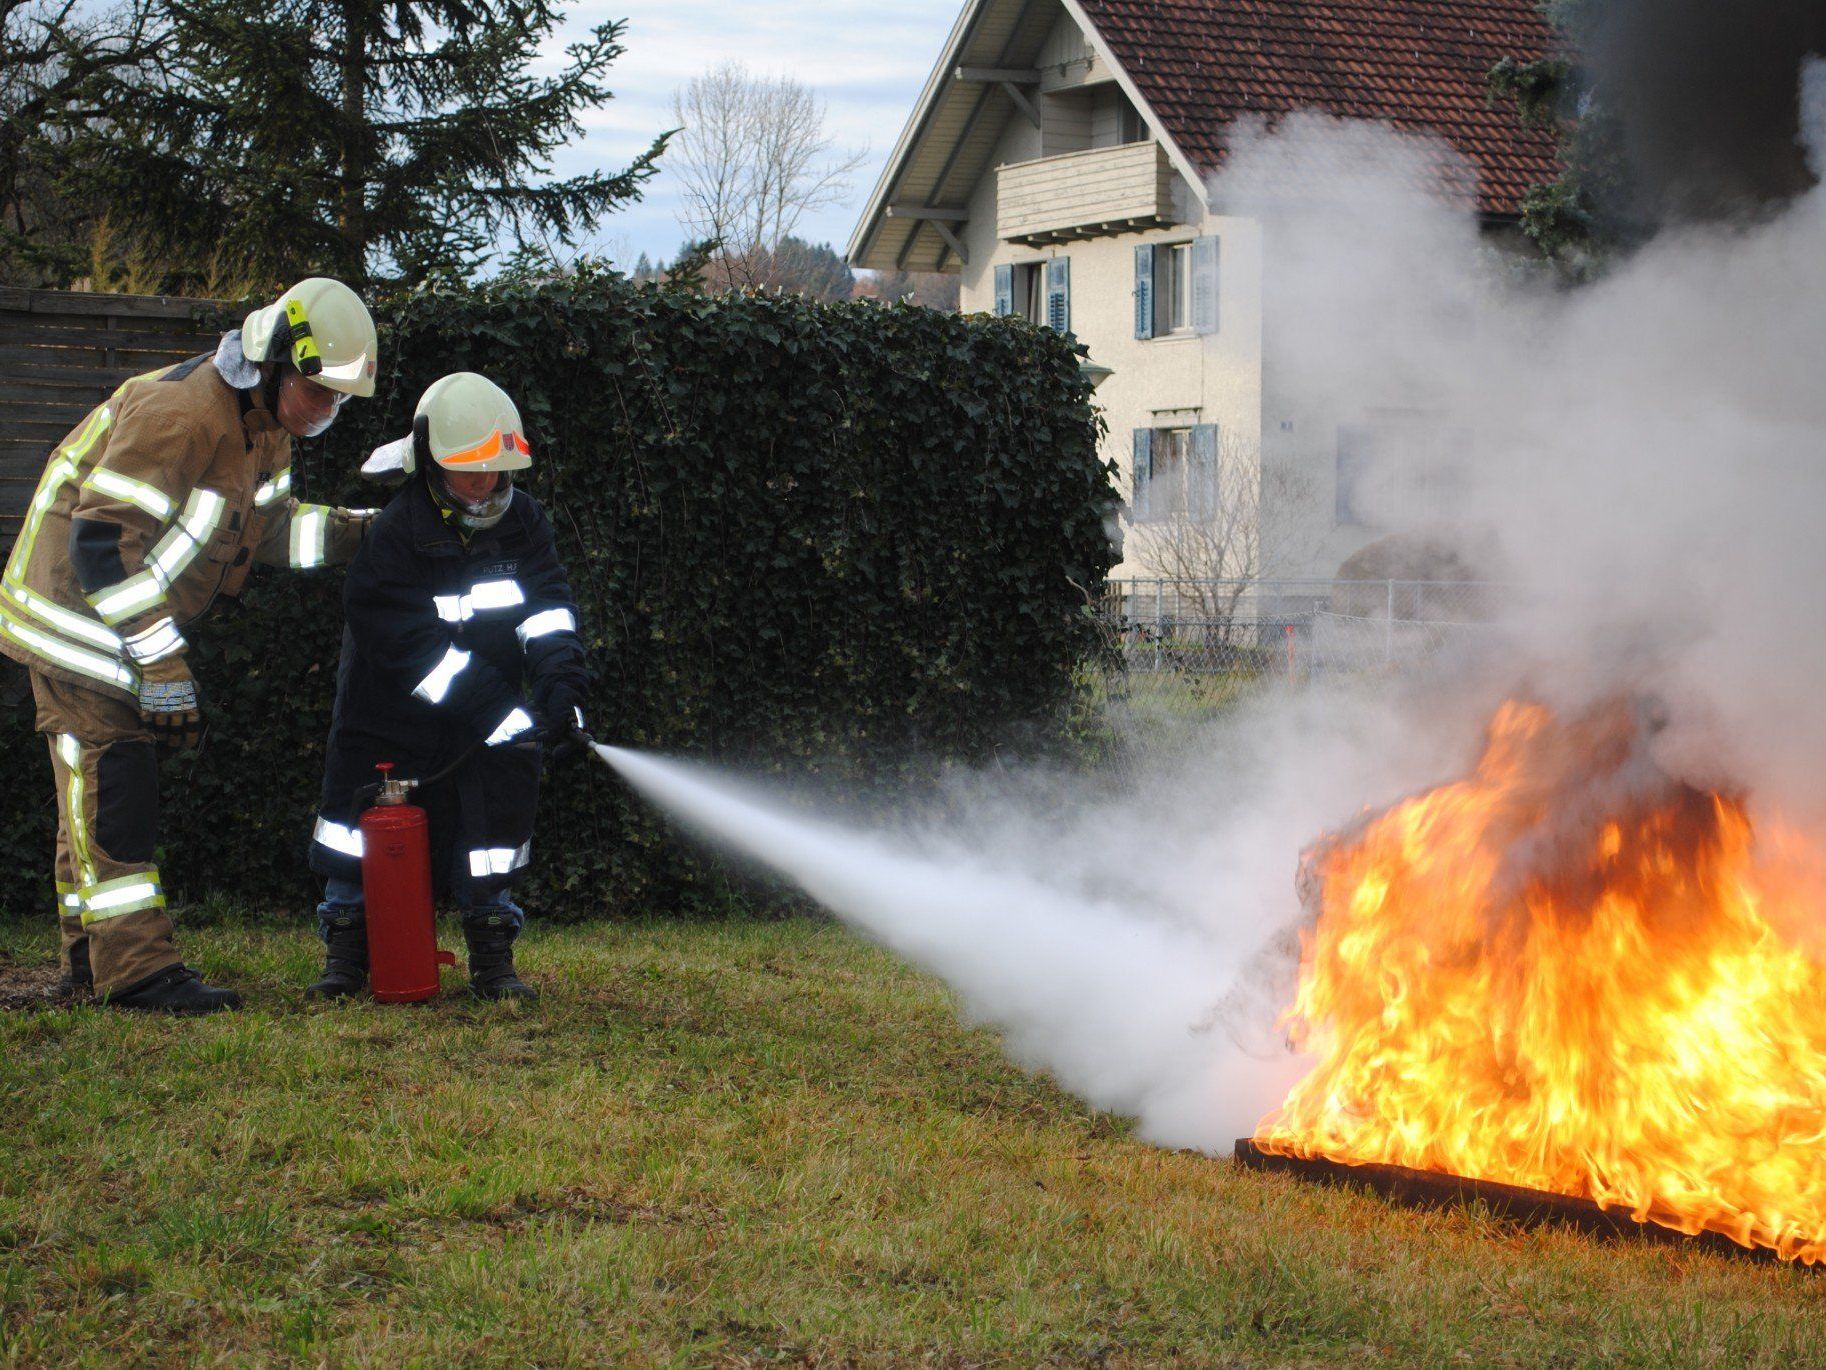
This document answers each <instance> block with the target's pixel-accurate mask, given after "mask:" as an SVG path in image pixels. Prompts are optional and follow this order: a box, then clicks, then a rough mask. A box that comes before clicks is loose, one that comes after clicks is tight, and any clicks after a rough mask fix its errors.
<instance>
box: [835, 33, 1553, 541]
mask: <svg viewBox="0 0 1826 1370" xmlns="http://www.w3.org/2000/svg"><path fill="white" fill-rule="evenodd" d="M1552 41H1553V40H1552V35H1551V32H1550V30H1549V28H1548V26H1547V24H1546V22H1545V20H1544V19H1543V18H1542V16H1541V14H1540V12H1539V10H1538V7H1537V3H1536V0H967V3H966V4H965V6H964V10H963V13H962V14H961V15H960V16H959V17H958V20H957V23H956V24H955V26H954V27H953V29H952V31H951V33H950V36H949V37H948V38H947V39H946V41H945V44H944V48H943V51H942V53H941V56H940V58H939V61H938V64H937V66H936V67H935V68H934V69H933V72H932V75H931V77H930V78H929V79H928V80H927V82H926V85H925V88H924V89H923V91H922V92H921V94H920V97H919V101H918V103H917V105H916V106H915V108H914V110H913V113H912V116H911V117H910V119H909V120H908V122H907V125H906V128H905V130H904V131H903V132H902V134H901V136H900V139H899V142H898V143H897V145H896V147H895V149H894V152H893V155H892V156H891V158H890V159H889V161H888V164H887V167H886V169H885V170H884V172H883V173H882V176H881V179H880V181H879V183H878V184H877V185H876V187H875V189H874V192H873V194H872V195H871V197H870V199H869V202H868V206H867V208H866V210H865V211H864V213H863V216H862V219H861V221H860V223H859V224H858V226H857V228H856V231H855V234H854V236H853V238H852V240H851V242H850V246H849V260H850V263H851V265H852V266H855V267H860V268H867V269H872V270H894V269H904V270H911V271H947V272H956V273H958V275H959V276H960V278H961V281H960V286H961V296H962V307H963V308H964V309H965V310H966V311H974V310H981V311H988V312H994V313H996V314H1014V315H1020V316H1023V317H1026V318H1028V319H1030V320H1033V321H1034V322H1036V323H1040V324H1044V325H1048V326H1051V327H1054V328H1059V329H1065V330H1069V331H1070V332H1072V333H1073V334H1074V335H1075V336H1076V337H1077V338H1078V340H1079V341H1080V342H1082V343H1084V344H1085V345H1086V346H1087V347H1088V348H1089V352H1090V362H1091V363H1092V365H1093V366H1094V368H1095V369H1094V372H1093V374H1095V375H1098V376H1103V377H1104V379H1102V380H1101V381H1100V385H1099V389H1098V402H1099V404H1100V405H1101V406H1102V407H1103V409H1104V412H1105V417H1106V420H1107V421H1108V424H1109V438H1108V442H1109V443H1110V449H1109V455H1110V456H1111V457H1112V458H1113V459H1114V460H1115V461H1116V462H1117V464H1118V466H1119V467H1120V468H1121V470H1122V472H1123V479H1124V481H1125V483H1126V486H1127V489H1126V493H1127V494H1128V496H1129V500H1130V508H1129V522H1130V534H1129V538H1128V548H1129V557H1128V561H1127V562H1125V564H1124V566H1122V567H1119V568H1118V574H1119V575H1120V574H1129V575H1144V574H1150V575H1151V574H1169V573H1171V572H1167V571H1165V570H1163V568H1162V566H1161V564H1160V558H1158V557H1156V558H1153V562H1154V564H1152V565H1150V564H1149V558H1147V557H1145V556H1143V555H1141V549H1144V548H1145V547H1146V545H1147V541H1148V539H1149V538H1150V537H1151V536H1162V537H1164V536H1165V530H1166V529H1167V528H1168V527H1169V526H1172V525H1183V524H1184V523H1185V522H1186V521H1187V520H1189V519H1191V520H1196V519H1200V518H1209V517H1222V516H1224V515H1223V510H1222V508H1221V506H1226V505H1234V504H1235V503H1237V500H1236V499H1235V495H1236V493H1237V491H1238V490H1239V489H1241V488H1243V487H1244V486H1248V487H1249V488H1250V494H1251V497H1252V498H1253V499H1254V500H1255V501H1256V502H1257V504H1258V506H1259V508H1260V510H1261V517H1262V518H1264V519H1267V518H1269V517H1270V511H1269V510H1268V504H1269V503H1270V496H1269V494H1268V492H1267V491H1266V489H1265V488H1264V486H1263V483H1262V473H1263V472H1264V471H1266V470H1269V469H1271V468H1275V469H1286V470H1297V471H1299V472H1300V473H1301V478H1300V480H1299V481H1298V482H1297V485H1298V488H1299V489H1300V491H1301V493H1300V495H1299V499H1300V500H1301V502H1302V504H1303V505H1304V508H1303V509H1302V511H1301V512H1300V514H1299V516H1298V517H1297V518H1295V519H1294V520H1293V522H1294V523H1297V524H1300V525H1301V526H1302V529H1303V533H1304V536H1302V537H1300V538H1287V539H1284V540H1281V541H1284V542H1285V544H1286V546H1287V548H1288V549H1290V550H1288V551H1287V552H1286V554H1285V555H1284V556H1281V557H1280V559H1279V561H1278V562H1277V553H1276V552H1275V550H1274V549H1273V548H1271V547H1270V546H1269V545H1268V540H1266V539H1264V538H1263V537H1262V536H1261V534H1260V531H1259V529H1257V530H1255V531H1253V532H1250V533H1248V534H1247V535H1244V536H1241V537H1239V538H1237V539H1236V540H1235V547H1234V548H1233V549H1232V550H1227V551H1224V552H1223V553H1222V554H1221V555H1220V556H1219V558H1218V563H1217V564H1215V565H1212V566H1211V567H1210V568H1209V573H1210V574H1214V575H1216V574H1224V575H1230V574H1244V575H1253V574H1269V575H1280V576H1331V575H1333V574H1335V573H1336V571H1337V569H1338V567H1339V566H1340V565H1342V564H1343V562H1344V561H1345V560H1346V559H1348V558H1349V557H1351V556H1352V555H1353V554H1354V553H1356V552H1357V551H1358V550H1359V549H1361V548H1362V547H1363V546H1364V545H1365V544H1366V543H1368V542H1370V541H1372V540H1373V539H1374V538H1375V537H1376V536H1378V535H1379V533H1380V532H1382V531H1386V530H1381V529H1378V528H1377V527H1375V526H1374V525H1373V523H1372V522H1370V521H1367V520H1364V519H1361V518H1359V517H1358V516H1357V515H1356V514H1355V512H1354V511H1353V509H1352V507H1351V492H1350V483H1351V481H1352V480H1353V479H1354V474H1353V473H1354V472H1355V470H1356V469H1357V466H1358V465H1359V464H1360V463H1361V461H1362V459H1363V456H1364V453H1365V452H1366V451H1369V450H1371V449H1373V448H1374V447H1375V446H1376V445H1377V443H1378V442H1386V441H1389V440H1394V441H1400V440H1402V439H1401V436H1400V433H1401V431H1403V429H1404V425H1405V426H1406V427H1408V428H1412V426H1413V424H1412V415H1411V414H1407V415H1396V416H1395V417H1394V418H1393V419H1390V420H1389V422H1388V424H1387V425H1385V427H1387V426H1389V425H1392V430H1393V432H1394V436H1393V438H1392V439H1391V437H1390V433H1389V432H1383V433H1381V434H1380V435H1378V433H1377V432H1376V431H1375V430H1376V427H1377V424H1378V422H1379V420H1378V417H1377V416H1376V415H1374V414H1326V413H1322V412H1320V411H1319V410H1318V409H1315V407H1314V406H1313V404H1312V403H1311V399H1312V397H1302V396H1289V395H1277V394H1276V393H1275V392H1274V389H1273V386H1272V384H1268V383H1265V378H1264V368H1263V329H1264V326H1265V323H1264V321H1265V320H1269V321H1270V323H1269V325H1268V326H1272V323H1271V320H1272V314H1273V310H1272V304H1273V301H1272V300H1270V299H1265V298H1264V294H1263V292H1264V282H1265V280H1267V279H1271V276H1270V275H1268V274H1267V273H1265V271H1264V266H1265V263H1266V262H1267V260H1268V259H1269V256H1270V254H1271V252H1272V244H1271V243H1267V242H1265V241H1264V226H1263V224H1262V222H1260V220H1259V219H1255V218H1251V217H1249V216H1246V215H1243V214H1240V213H1235V212H1230V211H1231V207H1230V206H1227V205H1225V204H1224V203H1221V202H1220V201H1219V200H1218V199H1216V198H1214V195H1213V191H1212V182H1213V178H1214V176H1217V175H1218V174H1219V173H1221V172H1222V171H1223V169H1224V168H1225V165H1226V160H1227V158H1228V157H1229V156H1230V153H1231V151H1232V148H1233V146H1234V144H1235V139H1236V137H1237V136H1238V135H1239V131H1241V130H1243V129H1245V128H1249V127H1251V126H1262V125H1265V126H1266V127H1267V128H1269V129H1271V130H1272V129H1273V128H1274V127H1275V126H1276V125H1277V124H1278V123H1279V122H1280V121H1282V120H1284V119H1285V118H1286V117H1287V116H1289V115H1291V114H1294V113H1296V112H1300V111H1315V112H1318V113H1321V114H1324V115H1329V116H1332V117H1333V118H1339V119H1349V120H1363V121H1368V122H1373V123H1376V124H1381V125H1384V126H1387V127H1390V128H1393V129H1395V130H1397V131H1399V132H1402V133H1411V134H1424V135H1429V136H1430V137H1431V138H1432V139H1434V140H1437V141H1436V142H1435V143H1433V144H1432V145H1433V146H1438V145H1440V144H1441V143H1442V144H1443V146H1444V147H1445V148H1447V149H1449V153H1446V154H1443V155H1444V156H1445V158H1446V159H1447V160H1448V161H1449V162H1450V164H1451V166H1452V167H1453V168H1455V170H1456V175H1457V187H1456V188H1457V190H1458V193H1459V196H1460V198H1461V199H1462V201H1463V203H1464V206H1465V209H1466V212H1467V213H1468V214H1472V215H1475V216H1476V218H1477V220H1478V221H1479V222H1480V223H1481V224H1482V225H1483V226H1484V227H1485V228H1486V229H1487V230H1488V231H1489V232H1490V233H1491V234H1492V235H1495V236H1497V237H1499V238H1500V237H1504V236H1507V237H1510V238H1513V237H1515V236H1516V235H1515V234H1514V225H1515V224H1516V222H1517V220H1518V218H1519V213H1520V208H1521V200H1522V197H1523V195H1524V193H1525V192H1526V191H1527V189H1528V187H1529V186H1530V185H1533V184H1536V183H1540V182H1545V181H1550V180H1553V179H1554V178H1555V177H1556V176H1557V174H1558V167H1557V163H1556V160H1555V149H1554V144H1553V140H1552V138H1551V136H1550V135H1549V134H1547V133H1545V132H1543V131H1539V130H1531V129H1527V128H1524V127H1522V125H1521V123H1520V121H1519V120H1518V118H1517V115H1516V111H1515V109H1514V107H1513V105H1511V104H1507V103H1504V102H1493V101H1492V100H1491V99H1490V97H1489V94H1488V91H1487V86H1486V77H1487V75H1488V73H1489V71H1490V68H1491V67H1492V66H1493V65H1494V64H1495V63H1496V62H1497V61H1499V60H1500V59H1502V58H1504V57H1515V58H1519V59H1526V58H1529V57H1534V56H1539V55H1541V54H1543V53H1545V52H1547V51H1548V50H1549V49H1550V47H1551V44H1552ZM1447 180H1448V183H1450V180H1451V178H1450V177H1448V178H1447ZM1219 184H1220V185H1221V181H1220V182H1219ZM1233 468H1237V469H1233ZM1239 480H1240V481H1241V482H1243V486H1239V485H1238V484H1237V482H1238V481H1239ZM1251 482H1253V485H1252V486H1250V483H1251ZM1245 502H1247V501H1245ZM1251 517H1254V515H1253V514H1252V515H1251ZM1283 521H1284V520H1283ZM1226 541H1227V542H1228V541H1229V539H1228V538H1226ZM1296 543H1299V544H1301V545H1300V546H1299V549H1298V550H1297V551H1295V550H1291V549H1293V548H1294V545H1295V544H1296ZM1246 562H1247V563H1252V564H1244V563H1246Z"/></svg>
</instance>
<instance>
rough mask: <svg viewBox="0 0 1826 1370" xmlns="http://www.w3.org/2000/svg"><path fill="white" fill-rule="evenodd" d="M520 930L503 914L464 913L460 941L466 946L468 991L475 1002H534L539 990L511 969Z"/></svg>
mask: <svg viewBox="0 0 1826 1370" xmlns="http://www.w3.org/2000/svg"><path fill="white" fill-rule="evenodd" d="M519 935H520V929H518V928H517V927H515V926H514V923H513V920H512V919H511V918H509V917H507V916H506V915H505V914H465V915H464V917H463V941H464V942H465V943H467V944H468V946H469V989H470V992H471V993H472V994H474V995H475V996H476V998H478V999H537V998H538V997H539V991H538V990H536V989H534V988H533V987H532V986H531V985H529V984H527V983H526V982H525V981H524V980H522V979H521V978H520V976H519V974H518V973H517V972H516V971H515V970H514V938H516V937H518V936H519Z"/></svg>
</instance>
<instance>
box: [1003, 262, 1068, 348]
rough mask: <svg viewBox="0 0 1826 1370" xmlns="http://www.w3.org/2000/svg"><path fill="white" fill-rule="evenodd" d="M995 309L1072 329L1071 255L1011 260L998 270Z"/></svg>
mask: <svg viewBox="0 0 1826 1370" xmlns="http://www.w3.org/2000/svg"><path fill="white" fill-rule="evenodd" d="M995 312H996V313H997V314H1000V315H1008V314H1012V315H1014V316H1015V317H1017V318H1022V319H1026V320H1027V321H1028V322H1029V323H1037V324H1044V325H1046V326H1047V327H1048V328H1056V329H1058V330H1059V332H1061V333H1067V332H1070V331H1071V317H1072V316H1071V258H1069V257H1049V258H1048V259H1047V260H1045V261H1043V262H1010V263H1008V264H1006V265H1003V266H998V267H996V269H995Z"/></svg>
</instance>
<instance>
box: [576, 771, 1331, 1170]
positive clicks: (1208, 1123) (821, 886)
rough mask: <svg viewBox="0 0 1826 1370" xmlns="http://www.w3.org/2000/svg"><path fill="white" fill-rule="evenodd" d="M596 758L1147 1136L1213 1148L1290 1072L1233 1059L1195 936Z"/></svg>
mask: <svg viewBox="0 0 1826 1370" xmlns="http://www.w3.org/2000/svg"><path fill="white" fill-rule="evenodd" d="M596 752H597V754H598V755H599V756H600V757H601V758H602V759H603V760H604V761H605V762H607V763H608V764H609V765H610V766H612V767H613V768H614V769H615V770H616V771H618V772H619V773H620V774H621V775H622V776H623V778H625V779H626V780H627V781H628V782H629V783H630V784H631V785H633V786H634V787H635V788H636V789H637V790H639V791H640V792H641V793H642V794H644V795H645V796H646V797H647V798H648V799H650V800H651V801H652V802H653V803H655V804H657V805H659V806H660V807H661V808H663V809H665V810H666V811H668V812H669V813H671V814H672V815H673V816H675V817H676V818H677V819H679V820H680V821H682V822H683V823H685V824H687V825H688V826H690V827H692V828H694V829H696V830H698V831H699V832H701V833H703V834H706V835H708V836H709V837H711V838H712V839H714V840H715V841H716V842H717V843H719V844H720V845H723V846H726V847H728V848H729V849H731V850H733V851H735V852H738V853H740V854H742V855H744V856H747V857H749V858H751V859H753V860H755V861H757V862H759V863H761V864H762V865H764V866H766V867H768V868H770V869H772V870H773V871H776V872H777V873H779V874H780V875H783V876H785V877H786V878H788V879H789V880H791V881H793V882H794V883H795V884H797V885H798V886H799V887H800V888H802V889H803V890H804V891H805V892H806V893H807V894H809V895H810V896H811V897H812V898H813V899H815V900H817V901H818V902H819V903H820V904H822V905H824V906H825V907H826V908H827V909H829V910H830V911H831V912H832V913H834V914H836V915H837V916H838V917H840V918H842V919H843V920H844V921H845V922H846V923H848V924H850V925H851V926H852V927H855V928H857V929H858V930H860V931H861V932H863V933H865V934H866V935H868V936H869V937H871V938H873V939H874V940H876V941H878V942H880V943H882V944H883V945H884V946H886V947H888V948H889V949H890V950H892V951H894V952H896V953H898V954H899V955H901V956H904V957H906V958H907V959H908V960H910V961H913V962H915V963H916V964H918V965H921V966H923V967H925V968H926V969H928V970H930V971H932V972H933V973H935V974H937V975H938V976H940V977H941V978H942V979H944V980H945V981H946V982H947V983H948V984H949V985H951V987H952V988H953V989H954V990H956V991H957V992H958V993H959V994H960V995H961V996H962V997H963V1000H964V1004H965V1007H966V1009H967V1010H968V1012H969V1013H970V1015H971V1016H972V1017H973V1018H975V1019H976V1020H978V1021H984V1022H990V1023H993V1024H994V1025H995V1026H997V1027H999V1028H1000V1029H1001V1030H1002V1031H1003V1032H1004V1034H1005V1036H1006V1043H1007V1046H1008V1049H1009V1051H1010V1053H1011V1054H1012V1055H1013V1056H1014V1057H1015V1059H1016V1060H1018V1061H1020V1062H1022V1063H1023V1064H1025V1065H1028V1066H1032V1067H1045V1068H1048V1069H1050V1070H1051V1071H1052V1072H1053V1073H1054V1074H1055V1076H1056V1077H1057V1078H1058V1079H1059V1081H1060V1083H1061V1084H1062V1085H1064V1087H1065V1088H1067V1089H1069V1090H1071V1091H1072V1092H1073V1093H1075V1094H1077V1095H1079V1096H1080V1097H1082V1098H1084V1099H1086V1100H1088V1101H1090V1102H1091V1103H1093V1104H1096V1105H1099V1106H1101V1107H1104V1108H1108V1109H1111V1110H1114V1111H1116V1112H1119V1113H1125V1114H1131V1115H1134V1116H1135V1117H1136V1118H1137V1119H1138V1120H1139V1122H1140V1126H1141V1130H1142V1133H1143V1135H1144V1136H1146V1137H1147V1138H1148V1139H1149V1140H1151V1141H1155V1142H1159V1143H1162V1144H1164V1145H1169V1146H1187V1147H1196V1148H1201V1149H1206V1150H1213V1151H1216V1150H1220V1149H1222V1148H1223V1147H1224V1146H1226V1145H1227V1144H1228V1141H1229V1139H1232V1138H1235V1137H1240V1136H1246V1135H1248V1134H1249V1133H1250V1132H1251V1131H1252V1130H1253V1129H1254V1127H1255V1124H1256V1122H1257V1121H1258V1120H1259V1119H1260V1117H1261V1115H1262V1114H1263V1113H1264V1112H1266V1111H1267V1110H1268V1109H1269V1108H1271V1107H1273V1106H1274V1105H1275V1104H1276V1103H1278V1102H1279V1100H1280V1098H1281V1097H1282V1096H1283V1095H1284V1094H1285V1093H1286V1090H1287V1088H1288V1087H1289V1086H1290V1085H1291V1084H1292V1082H1293V1081H1294V1080H1295V1079H1296V1078H1297V1077H1298V1076H1299V1074H1300V1073H1301V1070H1302V1063H1301V1062H1299V1061H1297V1060H1296V1059H1295V1058H1294V1057H1292V1056H1291V1055H1288V1054H1285V1053H1280V1054H1274V1053H1270V1054H1267V1055H1266V1056H1265V1057H1264V1056H1258V1055H1250V1054H1247V1053H1245V1052H1244V1051H1243V1050H1242V1049H1241V1048H1240V1047H1239V1046H1238V1045H1237V1043H1236V1042H1235V1041H1233V1040H1232V1039H1231V1037H1230V1036H1229V1035H1228V1034H1227V1033H1226V1031H1225V1030H1224V1027H1223V1025H1222V1024H1221V1023H1219V1022H1217V1021H1215V1020H1214V1018H1213V1009H1214V1007H1215V1005H1216V1000H1217V999H1218V997H1219V995H1220V994H1221V993H1222V988H1223V986H1224V985H1225V984H1226V983H1227V982H1228V981H1229V980H1230V979H1231V978H1232V977H1233V975H1234V970H1235V968H1234V967H1233V966H1231V965H1228V964H1226V958H1225V954H1224V952H1223V951H1222V950H1221V949H1220V948H1219V947H1217V946H1216V945H1214V944H1213V943H1212V942H1210V941H1209V940H1208V939H1204V938H1201V937H1198V936H1197V935H1195V934H1194V933H1193V932H1191V931H1189V930H1187V929H1182V928H1174V927H1171V926H1165V925H1160V924H1157V923H1150V922H1148V921H1146V920H1143V919H1138V918H1136V917H1135V916H1133V914H1132V913H1131V912H1130V911H1128V910H1125V909H1124V908H1122V907H1121V906H1120V905H1118V904H1116V903H1114V902H1112V901H1110V900H1106V899H1097V898H1094V897H1089V896H1086V895H1084V894H1083V893H1081V892H1074V891H1071V890H1068V889H1061V888H1057V887H1052V886H1049V885H1047V884H1045V883H1043V882H1042V881H1041V880H1039V879H1038V878H1036V877H1035V876H1034V875H1031V874H1028V873H1025V872H1022V871H1018V870H1015V869H1012V868H998V867H996V866H992V865H991V864H989V863H987V862H985V861H984V860H982V859H981V858H977V857H973V856H971V855H970V854H968V853H963V852H959V851H921V850H919V849H918V848H917V847H916V846H915V845H914V844H913V843H911V842H910V841H906V840H901V839H889V838H887V837H885V836H881V835H877V834H864V833H858V832H854V831H849V830H846V829H844V828H841V827H838V826H835V825H832V824H828V823H821V822H817V821H814V820H810V819H806V818H803V817H800V816H797V815H792V814H788V813H785V812H783V811H782V809H781V808H780V807H779V806H778V805H776V804H770V803H769V802H768V801H767V800H766V799H765V798H764V797H763V796H760V795H758V794H756V793H755V792H753V791H752V790H749V789H746V788H745V787H742V786H740V785H738V784H736V783H734V782H732V781H730V780H728V779H727V778H725V777H721V776H718V775H715V774H714V773H712V772H711V771H709V770H708V769H707V768H704V767H701V766H697V765H688V764H685V763H682V762H678V761H674V760H666V759H660V758H657V757H653V756H648V755H645V754H642V753H637V752H631V751H627V750H625V749H622V748H618V747H604V746H600V745H599V746H597V747H596Z"/></svg>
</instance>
